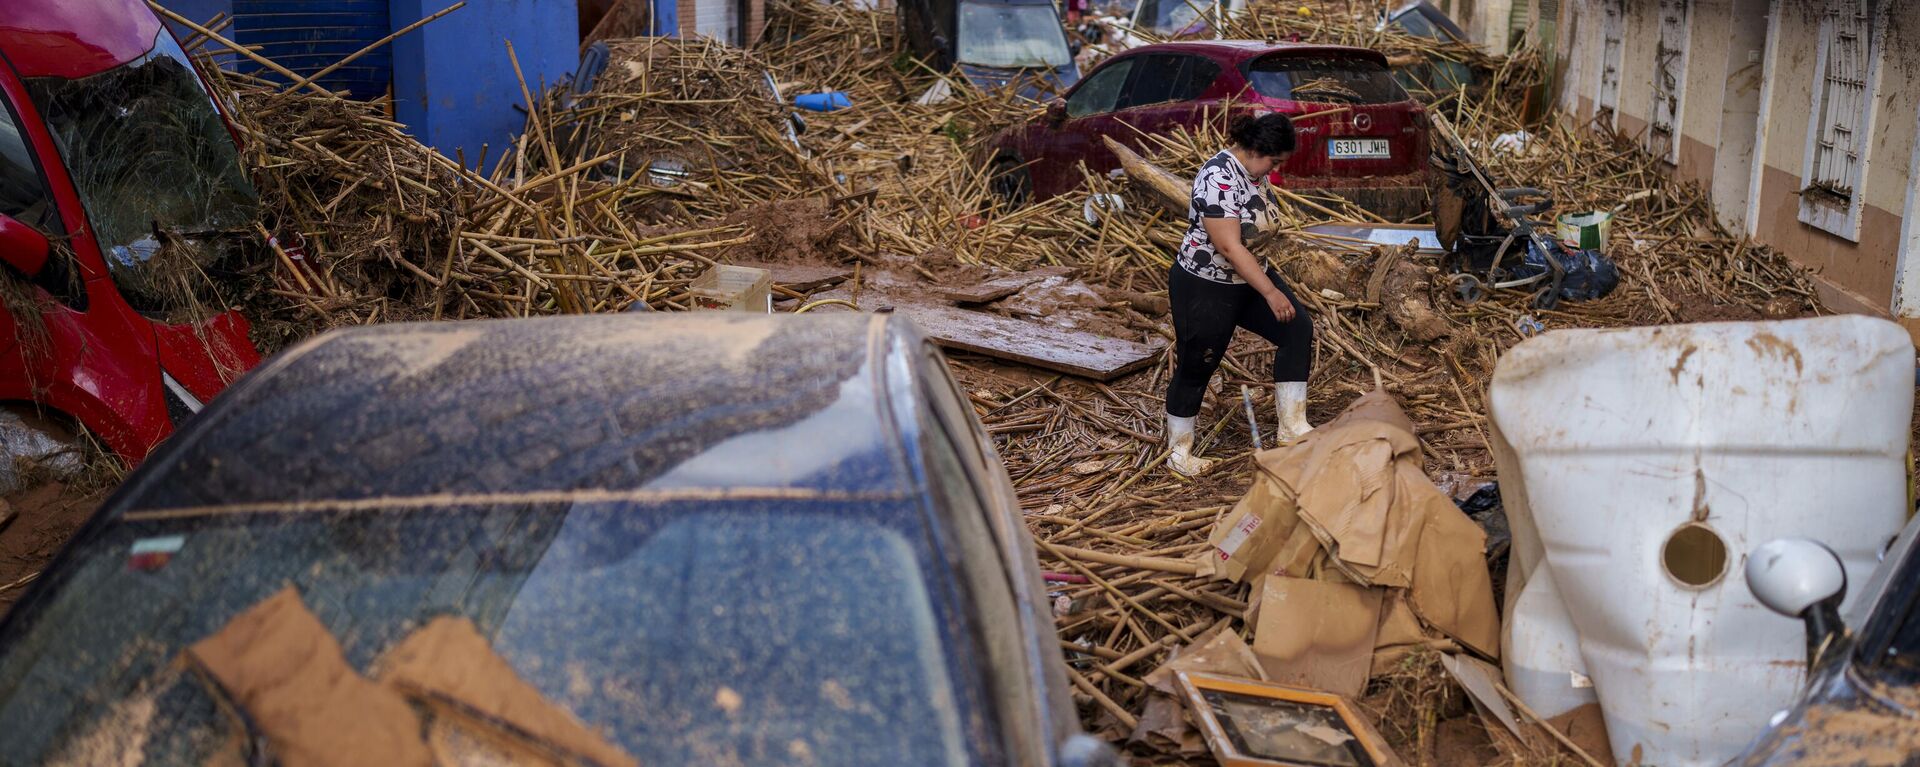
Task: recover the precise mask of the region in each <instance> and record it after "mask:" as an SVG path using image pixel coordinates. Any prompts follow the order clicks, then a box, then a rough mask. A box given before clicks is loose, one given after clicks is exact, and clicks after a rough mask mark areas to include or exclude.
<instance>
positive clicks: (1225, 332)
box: [1167, 114, 1313, 476]
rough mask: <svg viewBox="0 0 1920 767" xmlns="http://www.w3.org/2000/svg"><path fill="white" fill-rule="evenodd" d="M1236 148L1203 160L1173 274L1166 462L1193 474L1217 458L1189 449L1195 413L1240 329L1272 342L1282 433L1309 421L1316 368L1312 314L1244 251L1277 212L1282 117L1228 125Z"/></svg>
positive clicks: (1296, 432)
mask: <svg viewBox="0 0 1920 767" xmlns="http://www.w3.org/2000/svg"><path fill="white" fill-rule="evenodd" d="M1231 137H1232V139H1233V146H1231V147H1229V148H1227V149H1223V150H1221V151H1220V153H1219V154H1216V155H1214V156H1213V159H1211V160H1208V161H1207V164H1206V165H1203V166H1201V167H1200V173H1199V174H1198V175H1196V176H1194V179H1193V199H1192V201H1191V203H1190V207H1189V208H1188V209H1187V236H1186V239H1185V240H1183V241H1182V242H1181V244H1180V252H1179V254H1178V256H1177V257H1176V258H1175V259H1174V265H1173V268H1172V269H1170V270H1169V271H1168V274H1167V298H1168V299H1169V300H1170V301H1171V303H1172V304H1173V334H1174V345H1175V351H1174V369H1173V378H1172V380H1170V381H1168V382H1167V445H1168V447H1169V448H1170V450H1171V452H1170V453H1169V455H1168V456H1167V465H1168V466H1170V467H1172V468H1173V470H1174V471H1177V472H1180V473H1181V474H1186V475H1188V476H1192V475H1195V474H1199V473H1201V472H1204V471H1206V470H1207V468H1208V467H1209V466H1211V465H1213V462H1212V461H1209V460H1207V459H1204V458H1199V457H1197V456H1195V455H1194V454H1193V420H1194V416H1197V415H1199V414H1200V399H1201V396H1202V395H1203V394H1205V392H1206V388H1207V381H1208V380H1210V379H1212V378H1213V371H1214V370H1216V369H1217V368H1219V367H1220V360H1221V359H1222V358H1224V357H1225V356H1226V353H1227V343H1228V342H1229V341H1232V340H1233V329H1234V328H1235V327H1242V328H1246V329H1247V330H1250V331H1253V332H1254V333H1255V334H1256V335H1259V336H1260V337H1261V338H1265V339H1267V340H1268V341H1270V342H1272V343H1273V345H1274V347H1275V349H1276V351H1275V353H1274V356H1273V380H1274V387H1273V391H1274V406H1275V408H1276V409H1277V410H1278V411H1279V429H1278V430H1277V436H1278V439H1280V440H1281V441H1286V440H1292V439H1295V438H1298V437H1300V436H1301V435H1303V434H1306V433H1307V432H1308V431H1309V430H1311V429H1312V428H1313V427H1312V426H1310V425H1308V424H1307V372H1308V371H1309V370H1310V369H1311V368H1312V366H1313V320H1312V318H1310V317H1308V316H1307V313H1306V310H1305V309H1303V308H1301V306H1300V304H1299V302H1297V301H1295V300H1294V299H1293V294H1292V293H1291V292H1289V291H1288V290H1287V285H1286V283H1285V282H1283V281H1281V279H1280V275H1279V273H1277V272H1275V271H1273V269H1272V267H1268V266H1265V265H1263V264H1262V263H1261V262H1260V259H1257V258H1255V257H1254V255H1253V253H1252V252H1251V251H1248V250H1247V246H1246V239H1245V238H1246V237H1248V236H1251V235H1252V234H1253V232H1254V231H1256V230H1255V227H1254V222H1255V221H1256V220H1259V219H1262V218H1267V217H1269V216H1271V215H1272V214H1273V211H1272V210H1270V209H1269V208H1268V206H1269V205H1270V204H1271V203H1270V202H1269V201H1268V200H1267V197H1266V195H1265V194H1263V193H1262V191H1261V190H1262V187H1261V184H1260V180H1261V179H1265V178H1266V177H1267V176H1268V175H1269V174H1271V173H1272V172H1273V169H1274V168H1276V167H1279V165H1280V163H1282V162H1285V161H1286V159H1287V156H1288V155H1290V154H1292V153H1293V145H1294V142H1293V123H1292V121H1290V120H1288V119H1287V117H1286V115H1280V114H1268V115H1263V116H1261V117H1254V118H1244V119H1241V120H1240V121H1239V122H1237V123H1235V124H1234V126H1233V130H1232V131H1231Z"/></svg>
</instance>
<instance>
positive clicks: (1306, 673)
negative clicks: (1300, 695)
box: [1253, 575, 1382, 697]
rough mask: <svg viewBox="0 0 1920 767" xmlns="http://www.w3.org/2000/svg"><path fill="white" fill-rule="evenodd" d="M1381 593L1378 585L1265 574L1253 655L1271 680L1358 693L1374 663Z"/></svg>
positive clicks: (1356, 694) (1351, 693)
mask: <svg viewBox="0 0 1920 767" xmlns="http://www.w3.org/2000/svg"><path fill="white" fill-rule="evenodd" d="M1381 597H1382V591H1381V590H1380V589H1378V588H1370V587H1366V586H1359V585H1354V584H1348V583H1327V582H1324V581H1310V580H1304V579H1301V578H1286V577H1281V576H1277V575H1276V576H1269V577H1268V578H1267V579H1266V581H1265V583H1264V584H1262V587H1261V597H1260V615H1259V619H1258V622H1257V623H1255V625H1254V630H1253V654H1254V657H1256V658H1259V659H1260V666H1261V668H1263V669H1265V670H1266V672H1267V678H1268V679H1271V680H1273V681H1275V682H1278V683H1281V684H1290V685H1296V686H1300V687H1310V688H1313V689H1316V690H1326V691H1328V692H1331V693H1335V694H1338V695H1346V696H1349V697H1353V696H1358V695H1359V694H1360V693H1361V692H1363V691H1365V689H1366V686H1367V676H1368V672H1369V670H1370V667H1371V666H1372V664H1373V648H1374V639H1375V637H1376V635H1377V634H1378V633H1379V630H1380V600H1381Z"/></svg>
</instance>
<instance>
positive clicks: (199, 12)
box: [161, 0, 233, 46]
mask: <svg viewBox="0 0 1920 767" xmlns="http://www.w3.org/2000/svg"><path fill="white" fill-rule="evenodd" d="M161 5H164V6H166V7H167V10H169V11H173V12H174V13H177V14H180V15H181V16H184V17H186V18H189V19H192V20H193V23H195V24H205V23H207V21H208V20H209V19H212V18H213V16H214V14H216V13H224V14H227V15H229V16H231V15H233V0H168V1H167V2H163V3H161ZM161 18H166V17H164V16H163V17H161ZM167 26H170V27H172V28H173V33H174V34H176V35H179V36H180V39H182V40H185V39H186V38H187V37H188V36H189V35H192V34H193V30H191V29H187V28H186V27H183V26H180V25H178V24H174V23H172V22H168V23H167ZM221 35H222V36H223V37H226V38H228V39H232V37H233V36H232V35H229V34H226V33H224V32H222V33H221ZM214 45H216V46H217V45H219V43H214Z"/></svg>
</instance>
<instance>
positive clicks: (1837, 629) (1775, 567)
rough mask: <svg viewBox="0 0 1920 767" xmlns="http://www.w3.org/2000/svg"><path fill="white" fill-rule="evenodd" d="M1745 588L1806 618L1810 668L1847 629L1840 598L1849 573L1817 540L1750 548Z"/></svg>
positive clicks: (1787, 613)
mask: <svg viewBox="0 0 1920 767" xmlns="http://www.w3.org/2000/svg"><path fill="white" fill-rule="evenodd" d="M1747 589H1748V590H1749V591H1752V592H1753V596H1754V598H1755V599H1758V600H1760V603H1761V604H1763V605H1766V606H1767V609H1770V610H1772V611H1774V612H1777V613H1779V614H1781V615H1784V616H1787V617H1789V618H1800V619H1802V620H1804V621H1806V624H1807V664H1808V666H1812V665H1813V663H1814V662H1815V661H1817V660H1818V659H1819V655H1820V653H1821V651H1822V650H1823V649H1824V648H1825V647H1826V646H1827V644H1828V640H1830V639H1831V638H1832V637H1833V636H1835V635H1837V634H1839V633H1841V632H1843V631H1845V630H1846V626H1845V625H1843V624H1842V623H1841V622H1840V602H1841V601H1842V600H1844V599H1846V596H1847V571H1846V568H1845V567H1843V566H1842V565H1841V563H1840V556H1839V555H1837V554H1835V553H1833V549H1829V548H1827V546H1826V544H1823V543H1820V542H1819V541H1812V540H1808V539H1805V538H1783V539H1780V540H1775V541H1768V542H1767V543H1765V544H1762V545H1761V546H1760V548H1757V549H1754V550H1753V553H1752V554H1750V555H1748V556H1747Z"/></svg>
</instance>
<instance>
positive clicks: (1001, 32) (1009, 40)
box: [957, 3, 1073, 69]
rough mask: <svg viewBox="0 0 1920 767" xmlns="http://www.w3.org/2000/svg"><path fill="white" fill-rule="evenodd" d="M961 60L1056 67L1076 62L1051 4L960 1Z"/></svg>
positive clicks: (1009, 66)
mask: <svg viewBox="0 0 1920 767" xmlns="http://www.w3.org/2000/svg"><path fill="white" fill-rule="evenodd" d="M957 58H958V59H959V61H960V63H962V64H973V65H976V66H982V67H995V68H1000V69H1053V68H1056V67H1064V66H1066V65H1068V64H1071V63H1073V52H1072V51H1070V50H1068V49H1067V33H1066V32H1065V30H1063V29H1062V28H1061V26H1060V15H1059V13H1057V12H1056V11H1054V9H1053V6H1051V5H1001V4H997V3H961V4H960V50H959V53H958V56H957Z"/></svg>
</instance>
